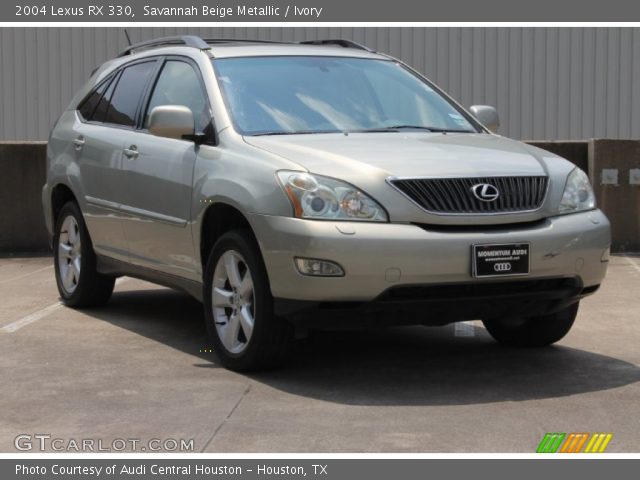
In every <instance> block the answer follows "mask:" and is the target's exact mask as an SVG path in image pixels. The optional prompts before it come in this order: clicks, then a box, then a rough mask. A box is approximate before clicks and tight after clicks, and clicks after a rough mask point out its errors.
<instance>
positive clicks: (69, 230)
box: [53, 202, 115, 308]
mask: <svg viewBox="0 0 640 480" xmlns="http://www.w3.org/2000/svg"><path fill="white" fill-rule="evenodd" d="M53 256H54V268H55V272H56V283H57V285H58V292H59V293H60V298H61V300H62V303H64V304H65V305H67V306H69V307H74V308H82V307H96V306H99V305H103V304H105V303H106V302H107V301H108V300H109V298H110V297H111V294H112V292H113V286H114V283H115V278H113V277H110V276H107V275H102V274H100V273H98V271H97V270H96V256H95V253H94V252H93V247H92V246H91V238H90V237H89V232H88V231H87V227H86V225H85V223H84V219H83V218H82V213H81V212H80V208H79V207H78V205H77V204H75V203H74V202H68V203H66V204H65V205H64V206H63V207H62V209H61V210H60V213H59V215H58V221H57V222H56V229H55V232H54V237H53Z"/></svg>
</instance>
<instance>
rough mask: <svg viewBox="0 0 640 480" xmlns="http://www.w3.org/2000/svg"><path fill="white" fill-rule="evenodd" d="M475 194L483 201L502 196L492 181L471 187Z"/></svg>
mask: <svg viewBox="0 0 640 480" xmlns="http://www.w3.org/2000/svg"><path fill="white" fill-rule="evenodd" d="M471 191H472V192H473V196H474V197H476V198H477V199H478V200H480V201H482V202H493V201H494V200H497V199H498V197H499V196H500V192H499V191H498V189H497V188H496V187H494V186H493V185H491V184H490V183H478V184H476V185H474V186H473V187H471Z"/></svg>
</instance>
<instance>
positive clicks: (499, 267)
mask: <svg viewBox="0 0 640 480" xmlns="http://www.w3.org/2000/svg"><path fill="white" fill-rule="evenodd" d="M493 269H494V270H495V271H496V272H508V271H510V270H511V264H510V263H508V262H503V263H494V264H493Z"/></svg>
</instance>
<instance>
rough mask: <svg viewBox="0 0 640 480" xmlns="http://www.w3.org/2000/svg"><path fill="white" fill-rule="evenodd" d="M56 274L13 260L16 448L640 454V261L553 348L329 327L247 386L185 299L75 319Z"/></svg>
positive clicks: (166, 294)
mask: <svg viewBox="0 0 640 480" xmlns="http://www.w3.org/2000/svg"><path fill="white" fill-rule="evenodd" d="M51 265H52V260H51V258H48V257H39V258H3V259H0V299H1V301H0V352H1V354H0V385H2V393H1V394H0V418H1V419H2V420H1V421H0V451H2V452H16V448H15V445H14V440H15V438H16V437H17V436H18V435H21V434H26V435H38V434H44V435H51V438H60V439H63V440H64V442H62V443H59V444H58V446H59V447H62V448H65V449H70V450H68V451H71V452H74V450H73V447H72V446H73V443H71V447H70V446H69V445H70V443H69V442H70V440H75V441H81V440H82V439H94V440H95V441H96V442H97V441H98V440H100V442H102V445H103V447H105V446H106V447H107V448H109V447H113V446H115V447H116V448H119V447H120V445H121V444H115V443H114V440H115V439H127V440H128V439H136V440H139V441H140V443H139V444H138V447H136V448H139V447H140V446H144V445H146V444H147V442H148V441H149V440H150V439H161V440H164V439H176V440H178V439H193V450H194V451H196V452H201V451H203V452H525V453H529V452H534V451H535V449H536V447H537V445H538V443H539V442H540V440H541V439H542V437H543V435H544V434H545V433H546V432H611V433H613V439H612V441H611V443H610V444H609V446H608V448H607V452H638V451H640V383H639V380H640V321H639V320H640V318H639V317H640V313H639V312H640V258H638V257H633V256H615V257H613V258H612V259H611V264H610V268H609V273H608V276H607V279H606V280H605V283H604V284H603V286H602V288H601V290H600V291H599V292H598V293H597V294H596V295H594V296H592V297H589V298H587V299H586V300H584V301H583V302H582V304H581V308H580V313H579V315H578V319H577V321H576V324H575V326H574V328H573V330H572V331H571V332H570V333H569V335H568V336H567V337H566V338H565V339H564V340H562V341H561V342H560V343H559V344H557V345H556V346H554V347H550V348H545V349H540V350H517V349H510V348H505V347H501V346H499V345H497V344H496V343H494V342H493V341H492V340H491V338H490V337H489V336H488V334H487V333H486V332H485V330H484V329H483V328H482V327H481V324H480V323H479V322H473V324H471V325H469V324H467V325H464V326H463V328H461V326H458V328H456V327H455V326H454V325H449V326H446V327H439V328H434V327H429V328H427V327H408V328H396V329H390V330H373V331H365V332H332V333H322V334H316V335H314V336H312V337H311V338H310V339H308V340H305V341H302V342H299V343H298V345H297V346H296V351H295V353H294V355H293V356H292V358H291V360H290V362H289V364H288V365H287V366H286V367H285V368H283V369H280V370H276V371H271V372H267V373H259V374H251V375H244V374H237V373H233V372H230V371H227V370H225V369H223V368H220V366H219V365H218V364H217V363H216V359H215V356H214V355H213V354H212V353H209V352H208V351H207V350H208V349H210V348H211V346H210V345H209V342H208V341H207V338H206V333H205V327H204V323H203V322H204V320H203V313H202V307H201V305H200V304H199V303H198V302H197V301H195V300H193V299H191V298H190V297H189V296H187V295H184V294H182V293H177V292H174V291H171V290H168V289H165V288H162V287H158V286H155V285H152V284H149V283H145V282H142V281H138V280H134V279H121V280H119V282H118V284H117V285H116V292H115V293H114V295H113V298H112V299H111V301H110V303H109V304H108V305H107V306H106V307H103V308H99V309H91V310H84V311H74V310H71V309H68V308H66V307H63V306H61V305H60V304H59V303H58V295H57V291H56V287H55V280H54V274H53V268H52V266H51ZM36 443H37V442H35V441H34V442H33V444H34V450H32V451H34V452H36V451H39V450H38V449H37V448H36V447H37V445H36ZM155 445H156V446H157V445H158V444H157V443H156V444H155ZM130 446H131V443H129V442H128V446H127V447H126V449H127V450H131V448H130ZM171 446H172V444H171V443H170V444H169V447H171ZM47 451H52V450H51V449H49V450H47ZM138 451H141V450H138Z"/></svg>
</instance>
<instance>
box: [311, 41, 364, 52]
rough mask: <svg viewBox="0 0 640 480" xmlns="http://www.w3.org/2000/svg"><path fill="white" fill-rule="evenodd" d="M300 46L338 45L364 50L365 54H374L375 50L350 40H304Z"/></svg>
mask: <svg viewBox="0 0 640 480" xmlns="http://www.w3.org/2000/svg"><path fill="white" fill-rule="evenodd" d="M299 43H300V44H301V45H338V46H340V47H344V48H356V49H358V50H365V51H367V52H371V53H376V51H375V50H373V49H371V48H369V47H367V46H365V45H361V44H359V43H356V42H354V41H352V40H344V39H342V38H334V39H328V40H305V41H304V42H299Z"/></svg>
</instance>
